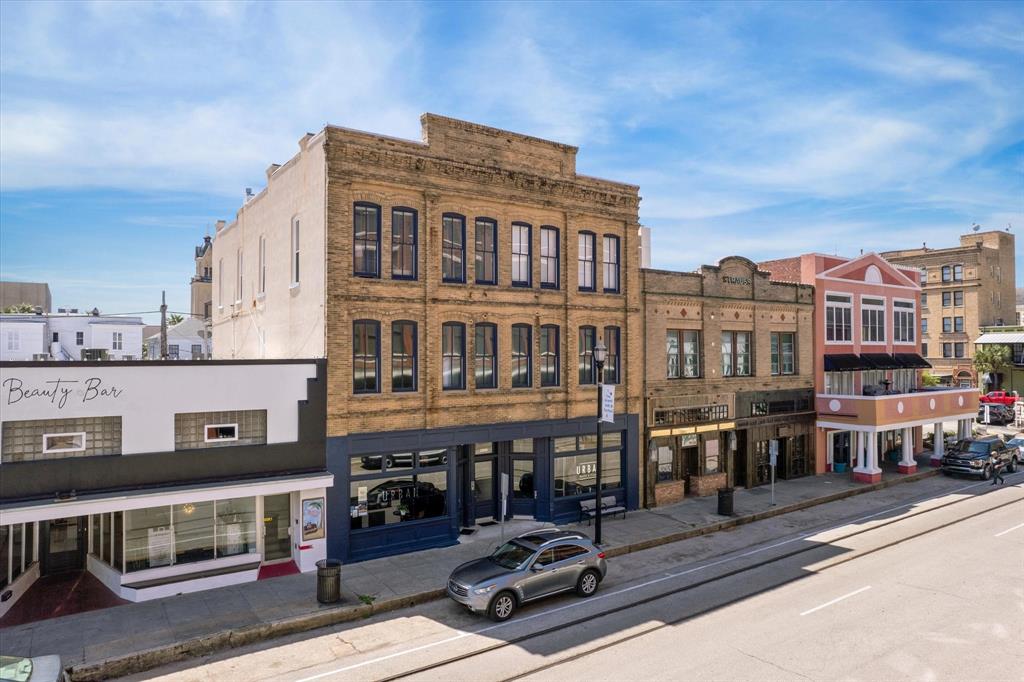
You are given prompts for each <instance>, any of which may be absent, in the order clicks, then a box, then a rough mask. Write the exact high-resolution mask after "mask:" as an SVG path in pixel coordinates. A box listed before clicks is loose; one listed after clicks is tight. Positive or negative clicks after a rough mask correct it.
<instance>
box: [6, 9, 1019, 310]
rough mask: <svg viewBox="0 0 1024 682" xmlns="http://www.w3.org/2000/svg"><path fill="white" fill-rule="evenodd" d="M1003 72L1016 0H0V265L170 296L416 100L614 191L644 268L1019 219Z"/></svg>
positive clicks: (60, 301)
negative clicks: (573, 150) (554, 143)
mask: <svg viewBox="0 0 1024 682" xmlns="http://www.w3.org/2000/svg"><path fill="white" fill-rule="evenodd" d="M1022 74H1024V4H1021V3H993V4H978V3H954V4H941V3H937V4H926V3H911V4H895V3H854V4H846V3H813V4H799V3H783V4H760V3H742V4H724V3H714V4H697V3H690V4H611V3H609V4H582V3H572V4H540V3H533V4H499V3H487V4H479V5H470V4H400V3H387V4H356V3H346V4H330V3H326V2H321V3H314V4H302V3H297V2H292V3H287V4H272V3H251V4H250V3H244V2H206V3H189V4H182V3H155V4H141V3H127V2H88V3H79V4H71V3H62V4H50V3H46V2H32V3H17V2H9V1H5V2H3V3H0V275H2V277H3V278H5V279H8V278H10V279H23V280H43V281H48V282H50V284H51V289H52V290H53V294H54V304H55V305H64V304H68V305H76V306H81V307H89V308H91V307H92V306H99V307H100V309H101V310H104V311H108V312H131V311H138V310H153V309H155V307H156V306H157V305H158V303H159V295H160V290H161V289H166V290H167V293H168V301H169V304H170V307H171V309H172V310H185V309H187V305H188V278H189V277H190V275H191V273H192V267H193V264H192V248H193V246H194V245H196V244H198V243H199V242H200V241H201V239H202V237H203V235H204V234H205V233H206V231H207V230H208V229H210V228H211V226H212V224H213V222H214V221H215V220H217V219H219V218H224V219H228V220H230V219H231V218H232V216H233V215H234V213H235V211H236V210H237V208H238V206H239V204H240V202H241V198H242V195H243V192H244V188H245V187H253V188H254V189H257V190H258V188H259V187H261V186H262V185H263V183H264V170H265V169H266V167H267V166H268V165H269V164H271V163H275V162H276V163H282V162H284V161H285V160H286V159H288V158H290V157H291V156H292V155H293V154H294V153H295V151H296V150H297V140H298V139H299V138H300V137H301V136H302V135H303V134H304V133H305V132H306V131H311V132H315V131H317V130H319V129H321V128H322V127H323V125H324V124H325V123H333V124H337V125H343V126H348V127H353V128H360V129H364V130H371V131H374V132H379V133H385V134H389V135H394V136H400V137H406V138H413V139H419V137H420V130H419V115H420V114H421V113H422V112H424V111H432V112H436V113H439V114H444V115H447V116H453V117H457V118H464V119H469V120H472V121H476V122H480V123H484V124H487V125H493V126H498V127H501V128H507V129H510V130H515V131H519V132H523V133H527V134H531V135H536V136H540V137H545V138H549V139H554V140H558V141H561V142H569V143H572V144H575V145H578V146H579V147H580V152H579V157H578V170H579V172H581V173H585V174H588V175H596V176H600V177H607V178H611V179H615V180H622V181H626V182H631V183H636V184H639V185H640V187H641V194H642V196H643V202H642V204H641V208H640V217H641V222H643V223H644V224H646V225H648V226H650V227H652V228H653V232H654V239H655V249H654V265H655V267H661V268H673V269H683V270H691V269H694V268H696V267H698V266H700V265H701V264H702V263H713V262H715V261H717V260H718V259H719V258H721V257H723V256H725V255H729V254H733V253H739V254H741V255H745V256H748V257H751V258H754V259H766V258H774V257H779V256H783V255H790V254H796V253H802V252H807V251H821V252H828V253H833V252H838V253H840V254H848V255H854V254H856V253H858V252H859V251H860V249H864V250H865V251H869V250H871V251H873V250H884V249H887V248H896V247H908V246H918V245H920V244H921V243H922V242H928V244H929V245H930V246H949V245H952V244H955V243H956V242H957V239H958V235H960V234H962V233H964V232H966V231H968V230H969V228H970V226H971V224H972V223H975V222H976V223H979V224H981V225H982V226H983V227H984V228H986V229H1005V228H1006V227H1007V225H1008V224H1010V223H1012V224H1013V226H1014V231H1015V232H1024V180H1022V177H1024V113H1022V112H1024V106H1022V105H1024V88H1022V80H1024V77H1022ZM1017 264H1018V266H1017V280H1018V282H1019V283H1022V282H1024V261H1022V260H1021V259H1020V257H1018V260H1017Z"/></svg>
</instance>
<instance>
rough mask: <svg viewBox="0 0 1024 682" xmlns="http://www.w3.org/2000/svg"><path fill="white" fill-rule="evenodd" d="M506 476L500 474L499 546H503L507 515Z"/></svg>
mask: <svg viewBox="0 0 1024 682" xmlns="http://www.w3.org/2000/svg"><path fill="white" fill-rule="evenodd" d="M507 511H508V474H507V473H504V472H502V474H501V544H503V545H504V544H505V517H506V516H507V515H508V513H507Z"/></svg>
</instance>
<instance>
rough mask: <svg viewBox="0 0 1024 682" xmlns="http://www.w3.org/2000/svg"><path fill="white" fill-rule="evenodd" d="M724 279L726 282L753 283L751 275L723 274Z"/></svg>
mask: <svg viewBox="0 0 1024 682" xmlns="http://www.w3.org/2000/svg"><path fill="white" fill-rule="evenodd" d="M722 281H723V282H725V283H726V284H743V285H746V286H750V284H751V280H750V278H749V277H733V276H732V275H722Z"/></svg>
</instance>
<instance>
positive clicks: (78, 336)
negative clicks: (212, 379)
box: [75, 315, 209, 346]
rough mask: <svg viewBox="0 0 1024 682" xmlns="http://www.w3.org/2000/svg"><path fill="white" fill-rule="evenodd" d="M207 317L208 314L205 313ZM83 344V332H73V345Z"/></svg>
mask: <svg viewBox="0 0 1024 682" xmlns="http://www.w3.org/2000/svg"><path fill="white" fill-rule="evenodd" d="M207 317H209V315H207ZM84 344H85V332H75V345H76V346H82V345H84Z"/></svg>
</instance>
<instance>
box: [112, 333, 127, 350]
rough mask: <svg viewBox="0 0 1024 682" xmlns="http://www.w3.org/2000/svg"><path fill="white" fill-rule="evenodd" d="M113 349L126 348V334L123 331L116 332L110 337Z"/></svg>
mask: <svg viewBox="0 0 1024 682" xmlns="http://www.w3.org/2000/svg"><path fill="white" fill-rule="evenodd" d="M110 348H111V350H124V334H123V333H122V332H114V333H113V335H112V337H111V339H110Z"/></svg>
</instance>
